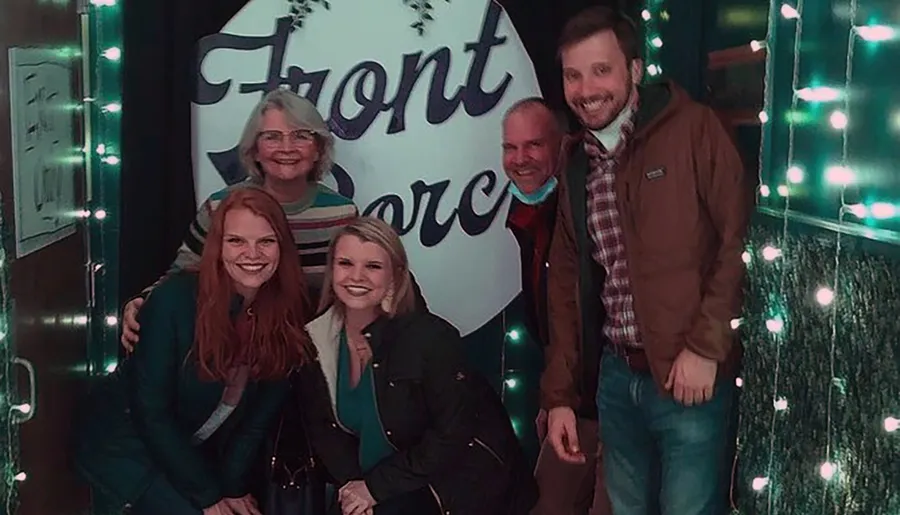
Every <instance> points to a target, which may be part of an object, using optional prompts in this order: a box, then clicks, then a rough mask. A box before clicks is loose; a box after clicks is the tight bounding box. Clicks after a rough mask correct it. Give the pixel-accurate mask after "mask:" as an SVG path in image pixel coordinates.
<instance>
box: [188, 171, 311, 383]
mask: <svg viewBox="0 0 900 515" xmlns="http://www.w3.org/2000/svg"><path fill="white" fill-rule="evenodd" d="M233 209H246V210H248V211H250V212H251V213H253V214H255V215H257V216H259V217H262V218H265V219H266V221H267V222H269V225H271V226H272V229H273V230H274V231H275V236H276V238H277V239H278V249H279V255H280V256H279V261H278V268H276V270H275V273H274V274H273V275H272V277H271V278H270V279H269V280H268V281H266V282H265V284H263V285H262V286H261V287H260V289H259V291H258V292H257V294H256V296H255V297H254V300H253V313H254V318H255V319H254V320H253V322H252V324H253V325H252V327H253V329H252V331H251V335H250V340H249V341H241V339H240V338H239V337H238V333H237V331H236V330H235V325H234V322H233V320H232V316H231V314H232V309H233V303H234V301H235V296H236V295H237V292H236V290H235V287H234V280H233V279H232V278H231V276H229V275H228V272H227V271H226V270H225V267H224V265H223V263H222V239H223V236H224V232H225V215H227V214H228V212H229V211H231V210H233ZM199 274H200V290H199V295H198V297H197V320H196V327H195V330H194V351H195V352H194V353H195V355H196V357H197V360H198V362H199V367H200V377H201V378H203V379H207V380H224V379H225V378H226V377H227V375H228V371H229V369H231V368H232V367H235V366H238V365H248V366H249V368H250V374H249V377H250V378H251V379H254V380H264V379H281V378H284V377H286V376H287V374H288V373H289V372H290V371H291V369H292V368H294V367H296V366H299V365H302V364H303V363H305V362H306V361H307V359H309V356H310V351H309V348H310V347H309V346H310V339H309V335H308V334H307V333H306V329H305V327H304V326H305V325H306V322H307V319H308V317H309V315H310V313H311V309H310V305H309V298H308V296H307V290H306V281H305V279H304V276H303V270H302V269H301V268H300V260H299V259H298V257H297V247H296V244H295V243H294V238H293V236H292V234H291V230H290V227H288V222H287V219H286V218H285V216H284V211H283V210H282V208H281V205H280V204H279V203H278V202H277V201H276V200H275V199H274V198H272V197H271V196H270V195H269V194H268V193H266V192H264V191H263V190H261V189H258V188H241V189H238V190H235V191H233V192H232V193H230V194H229V195H228V196H227V197H226V198H225V199H224V200H223V201H222V203H221V204H219V207H218V208H217V209H216V210H215V213H213V216H212V224H211V226H210V229H209V233H208V234H207V235H206V243H205V244H204V247H203V254H202V255H201V257H200V267H199Z"/></svg>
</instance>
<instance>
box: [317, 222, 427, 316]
mask: <svg viewBox="0 0 900 515" xmlns="http://www.w3.org/2000/svg"><path fill="white" fill-rule="evenodd" d="M345 236H356V237H357V238H359V239H360V240H362V241H364V242H367V243H369V242H370V243H374V244H376V245H378V246H379V247H381V248H382V249H384V251H385V252H387V255H388V257H390V259H391V268H392V269H393V271H394V275H393V283H394V284H393V288H394V291H393V299H392V305H391V309H390V312H389V313H386V315H387V316H388V317H393V316H395V315H402V314H405V313H409V312H411V311H413V310H414V309H415V307H416V295H415V290H414V289H413V285H412V278H411V277H410V275H409V258H408V257H407V255H406V249H405V248H403V242H402V241H400V236H399V235H398V234H397V231H395V230H394V228H393V227H391V226H390V225H388V224H387V222H385V221H383V220H381V219H378V218H374V217H370V216H360V217H358V218H356V219H354V220H353V221H352V222H350V223H349V224H347V225H345V226H344V227H342V228H341V230H340V231H338V233H337V234H335V235H334V237H333V238H331V244H330V245H329V246H328V260H327V261H326V262H325V277H324V279H323V282H322V296H321V299H320V301H319V311H320V312H321V311H325V309H327V308H328V307H329V306H331V305H334V306H335V307H336V308H337V309H339V310H341V311H343V309H344V306H343V304H342V303H341V301H340V299H338V297H337V295H335V294H334V285H333V282H334V279H333V278H332V276H333V275H334V274H333V268H334V250H335V248H336V247H337V244H338V242H339V241H340V240H341V238H343V237H345Z"/></svg>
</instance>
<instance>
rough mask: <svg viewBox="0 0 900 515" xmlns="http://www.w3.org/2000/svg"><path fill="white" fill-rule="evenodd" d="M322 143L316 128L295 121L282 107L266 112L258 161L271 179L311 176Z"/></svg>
mask: <svg viewBox="0 0 900 515" xmlns="http://www.w3.org/2000/svg"><path fill="white" fill-rule="evenodd" d="M319 157H320V155H319V144H318V140H317V139H316V137H315V134H314V133H313V132H312V131H309V130H305V129H301V128H299V127H296V126H294V125H292V124H291V123H290V122H289V121H288V119H287V117H286V116H285V115H284V112H282V111H281V110H280V109H276V108H270V109H268V110H267V111H266V112H265V113H264V114H263V116H262V121H261V123H260V128H259V134H258V136H257V139H256V161H257V162H258V163H259V166H260V168H261V169H262V172H263V175H264V176H265V178H266V179H267V180H275V181H279V182H292V181H296V180H301V179H302V180H304V181H306V180H307V177H308V176H309V175H310V173H311V172H312V170H313V169H314V168H315V167H316V163H318V161H319Z"/></svg>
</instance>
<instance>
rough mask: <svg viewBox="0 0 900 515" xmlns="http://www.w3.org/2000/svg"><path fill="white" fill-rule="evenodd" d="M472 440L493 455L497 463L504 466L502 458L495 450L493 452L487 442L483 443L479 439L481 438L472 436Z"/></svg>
mask: <svg viewBox="0 0 900 515" xmlns="http://www.w3.org/2000/svg"><path fill="white" fill-rule="evenodd" d="M473 441H474V442H475V443H477V444H478V445H479V446H481V448H482V449H484V450H486V451H487V452H488V454H490V455H491V456H493V457H494V459H495V460H497V463H499V464H501V465H503V466H506V464H505V463H504V462H503V460H502V459H501V458H500V456H499V455H498V454H497V453H496V452H494V450H493V449H491V447H490V446H489V445H488V444H486V443H484V442H483V441H482V440H481V438H473Z"/></svg>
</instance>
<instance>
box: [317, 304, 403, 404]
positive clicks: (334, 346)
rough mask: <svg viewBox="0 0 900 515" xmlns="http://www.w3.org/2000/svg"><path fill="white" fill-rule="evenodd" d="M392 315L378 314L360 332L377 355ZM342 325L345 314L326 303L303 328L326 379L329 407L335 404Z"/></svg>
mask: <svg viewBox="0 0 900 515" xmlns="http://www.w3.org/2000/svg"><path fill="white" fill-rule="evenodd" d="M391 322H393V320H392V319H388V318H387V317H383V316H382V317H378V319H376V320H375V321H374V322H372V323H371V324H369V325H368V326H366V327H365V328H364V329H363V334H365V335H366V337H367V338H368V339H369V345H371V346H372V354H373V355H374V356H377V355H378V348H379V347H380V346H381V342H382V341H383V340H384V334H385V332H386V331H387V330H388V328H389V327H390V326H391ZM343 329H344V317H343V315H341V313H340V312H339V311H338V310H337V308H335V307H334V306H331V307H329V308H328V309H327V310H325V312H324V313H322V314H321V315H319V316H318V317H316V318H315V319H313V320H312V321H311V322H309V323H308V324H306V331H307V332H308V333H309V337H310V339H311V340H312V343H313V346H314V347H315V349H316V354H317V355H318V360H319V366H321V367H322V373H323V374H324V375H325V382H326V383H328V393H329V395H330V397H331V404H332V407H336V405H337V374H338V353H339V351H340V345H341V331H342V330H343Z"/></svg>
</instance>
